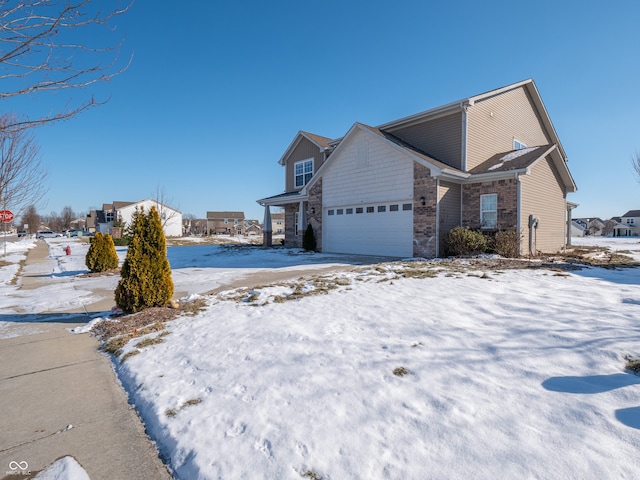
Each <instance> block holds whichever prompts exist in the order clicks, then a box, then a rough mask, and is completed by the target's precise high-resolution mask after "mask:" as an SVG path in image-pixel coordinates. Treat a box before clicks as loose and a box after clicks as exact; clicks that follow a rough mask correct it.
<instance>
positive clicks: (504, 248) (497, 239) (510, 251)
mask: <svg viewBox="0 0 640 480" xmlns="http://www.w3.org/2000/svg"><path fill="white" fill-rule="evenodd" d="M519 250H520V234H519V233H518V232H516V231H515V230H500V231H498V232H496V233H495V235H494V236H493V251H494V252H495V253H497V254H498V255H500V256H501V257H505V258H517V257H518V252H519Z"/></svg>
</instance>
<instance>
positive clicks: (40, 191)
mask: <svg viewBox="0 0 640 480" xmlns="http://www.w3.org/2000/svg"><path fill="white" fill-rule="evenodd" d="M11 121H12V120H11V117H9V116H7V115H4V116H2V117H0V207H1V208H2V209H5V208H10V209H12V210H13V211H14V212H13V213H14V214H15V215H16V216H18V215H21V214H22V212H23V210H24V209H25V208H26V207H27V205H33V206H34V208H36V209H37V208H38V206H39V205H40V204H41V202H42V199H43V197H44V194H45V193H46V188H45V184H44V180H45V179H46V176H47V172H46V170H45V169H44V167H43V166H42V164H41V163H40V159H39V148H38V145H37V144H36V143H35V140H34V139H33V135H32V134H31V133H30V132H29V131H27V130H11V129H8V130H7V129H4V128H3V126H5V125H7V124H8V123H11Z"/></svg>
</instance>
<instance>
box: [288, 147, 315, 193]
mask: <svg viewBox="0 0 640 480" xmlns="http://www.w3.org/2000/svg"><path fill="white" fill-rule="evenodd" d="M308 158H313V171H314V173H315V172H316V171H317V170H318V168H320V165H322V162H323V161H324V152H323V151H321V150H320V147H318V145H316V144H315V143H313V142H310V141H309V140H307V139H306V138H302V139H301V140H300V141H299V142H298V145H296V147H295V148H294V149H293V151H292V152H291V155H289V157H288V158H287V161H286V162H287V163H286V169H287V174H286V184H285V188H286V191H287V192H292V191H294V190H299V188H295V186H294V182H293V166H294V164H295V163H296V162H299V161H301V160H306V159H308Z"/></svg>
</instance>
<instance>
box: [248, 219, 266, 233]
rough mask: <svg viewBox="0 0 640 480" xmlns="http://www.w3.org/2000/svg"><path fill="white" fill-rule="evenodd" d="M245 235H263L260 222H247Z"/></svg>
mask: <svg viewBox="0 0 640 480" xmlns="http://www.w3.org/2000/svg"><path fill="white" fill-rule="evenodd" d="M244 234H245V235H250V236H254V235H262V225H260V222H259V221H258V220H245V221H244Z"/></svg>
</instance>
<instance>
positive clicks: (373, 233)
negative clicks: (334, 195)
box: [322, 200, 413, 257]
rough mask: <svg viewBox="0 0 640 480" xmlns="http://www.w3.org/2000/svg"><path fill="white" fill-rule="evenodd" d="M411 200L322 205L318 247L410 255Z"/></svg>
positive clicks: (411, 241)
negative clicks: (321, 225)
mask: <svg viewBox="0 0 640 480" xmlns="http://www.w3.org/2000/svg"><path fill="white" fill-rule="evenodd" d="M412 207H413V204H412V203H411V200H406V201H403V202H397V203H386V204H379V203H377V204H371V205H358V206H355V205H347V206H343V207H331V208H325V209H323V214H322V219H323V221H322V223H323V228H322V235H323V236H322V251H323V252H331V253H355V254H360V255H384V256H392V257H411V256H413V210H412Z"/></svg>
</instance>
